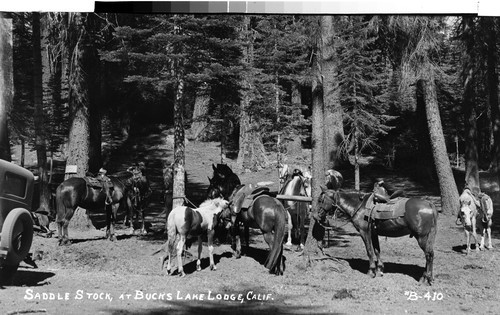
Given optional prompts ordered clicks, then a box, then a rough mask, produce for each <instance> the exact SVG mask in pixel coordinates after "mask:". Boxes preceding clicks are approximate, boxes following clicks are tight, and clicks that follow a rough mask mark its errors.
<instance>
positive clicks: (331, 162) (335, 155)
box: [321, 15, 346, 169]
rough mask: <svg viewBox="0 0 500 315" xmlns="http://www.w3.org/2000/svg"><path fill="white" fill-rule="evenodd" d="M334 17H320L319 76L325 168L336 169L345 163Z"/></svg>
mask: <svg viewBox="0 0 500 315" xmlns="http://www.w3.org/2000/svg"><path fill="white" fill-rule="evenodd" d="M333 19H334V17H333V16H331V15H325V16H322V17H321V41H322V45H321V56H322V58H321V74H322V77H323V98H324V106H325V109H324V111H325V118H324V121H325V122H324V124H325V126H326V128H324V133H325V135H324V136H325V143H324V154H325V159H324V160H325V167H326V168H328V169H329V168H332V169H336V168H337V169H338V168H339V167H340V166H341V165H342V164H344V163H346V161H345V159H344V158H343V155H341V154H340V152H339V148H340V145H341V143H342V141H344V127H343V126H344V125H343V117H342V107H341V106H340V88H339V82H338V78H337V77H338V65H337V62H338V58H337V52H336V48H337V47H336V43H335V29H334V26H333Z"/></svg>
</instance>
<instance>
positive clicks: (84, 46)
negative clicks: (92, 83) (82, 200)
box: [66, 13, 90, 178]
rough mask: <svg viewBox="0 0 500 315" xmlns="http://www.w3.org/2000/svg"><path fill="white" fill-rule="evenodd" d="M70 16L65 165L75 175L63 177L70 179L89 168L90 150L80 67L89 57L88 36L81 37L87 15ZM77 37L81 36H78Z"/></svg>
mask: <svg viewBox="0 0 500 315" xmlns="http://www.w3.org/2000/svg"><path fill="white" fill-rule="evenodd" d="M70 14H74V22H73V23H74V28H72V29H71V30H72V31H73V32H75V34H72V35H73V36H74V37H73V41H72V42H71V43H70V46H69V49H70V51H69V52H68V56H70V58H72V59H71V60H69V61H68V63H69V64H70V65H71V67H70V69H71V71H70V73H69V98H68V103H69V109H70V130H69V143H68V159H67V161H66V165H69V166H76V173H74V174H66V178H69V177H72V176H80V177H83V176H85V173H86V172H87V171H88V169H89V168H88V166H89V150H90V137H89V134H90V126H89V99H90V95H89V82H88V80H89V77H88V72H89V69H85V68H84V67H83V66H84V65H86V64H87V63H86V62H85V61H86V60H87V58H89V53H90V51H89V45H88V38H87V36H88V34H85V24H84V23H85V19H86V17H87V13H70ZM78 34H82V35H83V36H81V37H79V36H77V35H78Z"/></svg>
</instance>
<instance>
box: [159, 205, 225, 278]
mask: <svg viewBox="0 0 500 315" xmlns="http://www.w3.org/2000/svg"><path fill="white" fill-rule="evenodd" d="M227 206H228V201H227V200H224V199H222V198H216V199H209V200H206V201H205V202H203V203H202V204H201V205H200V207H199V208H197V209H193V208H190V207H187V206H178V207H175V208H174V209H172V211H171V212H170V213H169V215H168V219H167V232H168V241H167V243H166V244H165V247H166V248H167V256H166V257H163V258H162V259H161V267H162V269H163V265H164V264H165V260H167V259H168V263H167V274H169V275H170V274H171V271H172V264H171V257H172V254H173V252H174V247H175V241H176V238H177V235H179V236H180V237H179V242H178V243H177V270H178V273H179V276H181V277H184V276H185V275H186V274H185V273H184V269H183V259H182V253H183V251H184V245H185V243H186V239H190V238H193V237H197V238H198V260H197V261H196V270H198V271H200V270H201V261H200V256H201V251H202V244H203V243H202V239H201V238H202V235H203V234H205V233H206V234H207V236H208V252H209V256H210V269H211V270H217V268H216V267H215V263H214V257H213V249H214V247H213V245H212V244H213V236H214V228H215V226H216V225H217V222H218V216H219V215H220V213H221V212H222V211H223V210H224V208H227Z"/></svg>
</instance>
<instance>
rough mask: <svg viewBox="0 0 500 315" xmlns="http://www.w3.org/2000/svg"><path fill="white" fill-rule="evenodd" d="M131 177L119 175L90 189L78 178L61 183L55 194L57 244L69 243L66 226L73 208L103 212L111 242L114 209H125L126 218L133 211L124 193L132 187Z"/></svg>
mask: <svg viewBox="0 0 500 315" xmlns="http://www.w3.org/2000/svg"><path fill="white" fill-rule="evenodd" d="M132 177H133V174H132V173H131V172H127V171H125V172H121V173H119V174H115V175H113V176H109V182H108V183H106V182H104V184H103V185H102V187H91V186H90V185H88V184H87V182H86V181H85V179H84V178H80V177H72V178H69V179H67V180H65V181H64V182H62V183H61V184H60V185H59V186H58V187H57V190H56V205H57V216H56V222H57V226H58V235H59V244H60V245H65V244H68V243H70V241H69V237H68V225H69V221H70V220H71V218H72V217H73V214H74V212H75V210H76V208H77V207H81V208H84V209H87V210H90V211H92V210H99V209H102V208H105V211H106V237H107V238H109V239H110V240H111V241H115V240H116V236H115V228H114V224H115V220H116V215H117V212H118V208H119V207H120V205H122V206H126V207H128V209H129V215H130V214H131V211H133V208H132V203H131V201H130V198H129V196H130V195H129V192H128V190H129V189H131V187H132V186H131V185H132Z"/></svg>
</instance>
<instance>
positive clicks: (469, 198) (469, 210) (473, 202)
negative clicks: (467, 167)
mask: <svg viewBox="0 0 500 315" xmlns="http://www.w3.org/2000/svg"><path fill="white" fill-rule="evenodd" d="M478 197H479V200H478V199H477V198H476V197H475V196H474V195H473V194H472V191H471V190H470V189H469V188H465V189H464V191H463V192H462V194H461V195H460V198H459V201H460V213H459V215H460V219H461V220H462V224H463V226H464V231H465V237H466V239H467V244H466V246H467V254H469V253H470V249H471V247H470V243H471V234H472V237H474V242H475V244H476V251H479V250H484V248H485V247H484V234H485V232H486V233H487V234H488V238H489V243H488V247H487V248H488V249H491V248H493V246H492V244H491V224H492V219H491V218H492V216H493V202H492V201H491V198H490V197H489V196H488V195H486V194H484V193H481V194H479V196H478ZM478 218H479V219H480V222H478ZM478 223H480V224H482V227H483V229H482V232H483V233H482V235H481V243H480V244H478V242H477V228H478Z"/></svg>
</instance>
